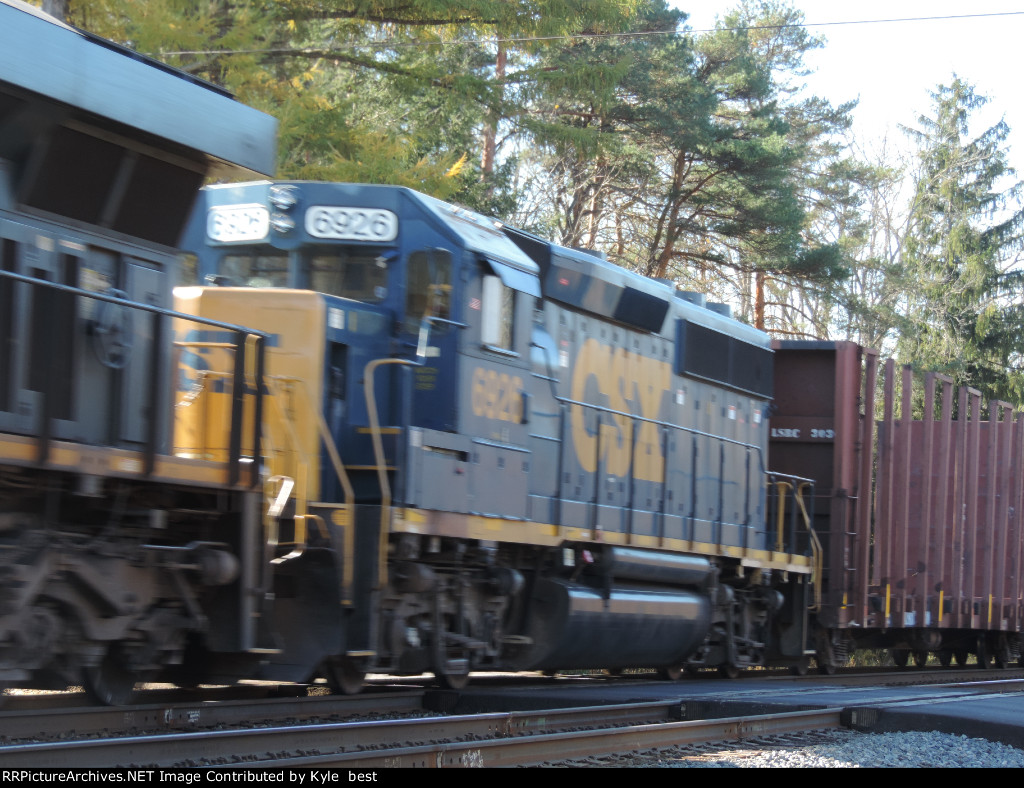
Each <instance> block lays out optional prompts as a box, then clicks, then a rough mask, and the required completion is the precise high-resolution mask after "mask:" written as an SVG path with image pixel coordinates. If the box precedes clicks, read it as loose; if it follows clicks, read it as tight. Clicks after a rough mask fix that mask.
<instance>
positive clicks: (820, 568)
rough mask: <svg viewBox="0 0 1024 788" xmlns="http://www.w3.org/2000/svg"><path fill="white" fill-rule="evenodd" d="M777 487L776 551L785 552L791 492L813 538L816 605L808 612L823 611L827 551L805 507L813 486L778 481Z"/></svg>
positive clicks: (812, 554)
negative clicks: (806, 498) (822, 584)
mask: <svg viewBox="0 0 1024 788" xmlns="http://www.w3.org/2000/svg"><path fill="white" fill-rule="evenodd" d="M775 486H776V487H777V488H778V490H779V506H778V507H777V512H776V533H775V550H776V552H779V553H781V552H784V551H785V543H784V539H783V534H784V532H785V523H786V511H785V507H784V506H783V503H782V502H783V501H785V500H786V498H787V497H788V495H789V491H793V500H794V501H795V502H796V505H797V506H798V507H800V513H801V515H802V516H803V523H804V528H806V529H807V533H808V534H809V535H810V538H811V585H812V586H813V588H814V604H812V605H811V606H810V607H809V608H808V610H811V611H817V610H820V609H821V578H822V575H823V574H824V572H825V551H824V550H823V549H822V546H821V540H820V539H819V538H818V534H817V533H816V532H815V530H814V526H813V525H812V524H811V516H810V515H809V514H808V513H807V507H806V506H805V505H804V490H806V489H807V488H809V487H810V486H811V484H810V482H801V483H800V484H799V485H797V486H796V487H794V486H793V485H792V484H790V483H789V482H784V481H777V482H775Z"/></svg>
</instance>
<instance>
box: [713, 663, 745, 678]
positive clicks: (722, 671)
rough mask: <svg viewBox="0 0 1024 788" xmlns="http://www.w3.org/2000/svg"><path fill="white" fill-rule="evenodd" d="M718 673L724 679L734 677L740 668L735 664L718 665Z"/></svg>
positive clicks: (736, 676) (737, 675) (738, 673)
mask: <svg viewBox="0 0 1024 788" xmlns="http://www.w3.org/2000/svg"><path fill="white" fill-rule="evenodd" d="M718 675H719V676H721V677H722V678H724V679H735V678H738V677H739V675H740V669H739V668H738V667H737V666H736V665H719V666H718Z"/></svg>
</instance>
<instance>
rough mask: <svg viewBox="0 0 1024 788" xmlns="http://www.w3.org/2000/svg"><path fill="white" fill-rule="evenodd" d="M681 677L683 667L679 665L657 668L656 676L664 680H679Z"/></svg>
mask: <svg viewBox="0 0 1024 788" xmlns="http://www.w3.org/2000/svg"><path fill="white" fill-rule="evenodd" d="M682 677H683V668H682V666H681V665H675V666H673V667H670V668H658V678H660V679H665V681H679V679H681V678H682Z"/></svg>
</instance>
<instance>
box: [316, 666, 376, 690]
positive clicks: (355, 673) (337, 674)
mask: <svg viewBox="0 0 1024 788" xmlns="http://www.w3.org/2000/svg"><path fill="white" fill-rule="evenodd" d="M323 673H324V678H325V679H327V686H329V687H330V688H331V691H332V692H334V693H335V694H337V695H356V694H357V693H359V692H360V691H361V690H362V689H363V681H364V679H366V671H365V670H363V669H362V668H360V667H359V666H358V665H356V663H355V662H353V661H352V660H350V659H348V658H347V657H331V658H328V659H326V660H324V666H323Z"/></svg>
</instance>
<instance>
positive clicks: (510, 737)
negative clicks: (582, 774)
mask: <svg viewBox="0 0 1024 788" xmlns="http://www.w3.org/2000/svg"><path fill="white" fill-rule="evenodd" d="M307 700H310V699H307ZM122 713H130V710H122ZM838 713H839V712H838V710H837V711H835V712H834V715H827V716H828V718H829V720H830V721H831V722H830V723H829V724H830V725H831V724H835V725H838ZM800 714H801V715H802V716H801V717H800V720H801V721H800V722H799V723H798V724H797V727H796V728H792V727H787V728H785V729H786V730H802V729H806V728H808V727H811V728H813V727H820V725H819V723H818V720H817V718H814V720H813V724H810V723H809V721H810V720H811V717H812V716H813V715H810V716H809V715H808V713H807V712H801V713H800ZM679 715H680V704H679V702H678V701H654V702H647V703H635V704H619V705H612V706H588V707H579V708H571V709H555V710H544V711H527V712H508V713H496V714H475V715H460V716H451V717H429V718H417V719H403V720H384V721H372V722H367V721H361V722H342V723H328V724H317V725H287V726H274V727H264V728H257V729H247V730H209V731H203V732H188V733H176V734H160V735H147V736H126V737H119V738H103V739H87V740H80V741H59V742H44V743H39V744H19V745H9V746H3V747H0V763H2V764H3V765H4V768H15V767H19V768H20V767H39V766H48V767H65V766H76V767H110V766H164V767H170V766H174V767H180V766H228V765H236V766H237V765H248V766H261V767H284V766H288V767H291V766H309V765H314V764H316V765H327V764H328V763H333V762H334V760H337V761H338V763H345V764H356V763H362V761H361V760H360V759H363V758H366V759H369V761H370V762H371V763H373V764H380V763H381V762H382V759H383V758H385V757H386V756H388V754H389V753H390V754H391V756H392V757H397V758H400V760H401V762H402V764H406V762H408V765H412V764H413V762H418V761H417V759H419V760H422V759H423V758H424V757H426V756H425V755H424V753H425V752H433V753H443V752H448V751H449V750H452V748H455V751H458V752H462V751H463V750H465V754H464V755H462V756H459V757H461V758H463V759H466V758H470V757H475V756H471V753H472V752H475V751H476V750H478V749H481V748H483V749H486V750H487V751H488V752H489V753H491V752H494V753H496V752H498V750H493V749H492V748H493V747H494V746H495V742H500V741H504V742H519V743H523V742H526V741H527V740H533V741H536V742H537V743H538V746H543V744H544V742H547V741H548V737H550V736H556V737H557V736H561V737H562V740H561V741H562V744H561V745H558V746H559V747H563V749H562V750H559V751H560V752H562V751H565V749H564V748H565V747H568V746H569V745H568V742H570V741H571V740H572V738H573V736H574V735H582V734H575V733H567V732H565V731H569V730H573V729H577V728H582V727H588V728H591V729H592V728H594V727H596V726H609V727H606V728H605V729H604V730H602V731H593V730H592V731H590V732H591V733H593V734H601V739H600V740H601V741H604V742H606V743H607V745H601V746H610V747H619V746H622V747H624V748H625V749H627V750H628V749H632V748H633V746H634V745H633V744H630V743H629V742H633V741H642V740H644V739H646V738H647V737H650V736H655V735H656V733H657V731H658V730H662V731H672V732H669V733H663V734H662V735H663V736H664V737H667V738H665V739H664V741H669V742H673V741H677V742H685V741H687V740H688V739H686V738H685V735H686V734H685V732H686V731H692V730H693V729H696V730H697V731H698V733H696V734H693V733H691V734H690V735H696V736H697V737H698V738H697V739H695V740H700V737H701V736H712V737H714V736H716V735H718V733H719V732H721V731H724V732H725V733H723V734H722V735H725V736H726V737H727V738H728V737H730V736H734V735H745V736H750V735H763V734H764V733H765V732H766V731H767V730H768V728H766V727H765V726H766V725H767V724H770V723H768V722H767V721H770V720H773V719H774V718H776V717H780V716H783V717H789V716H792V715H768V716H767V717H763V718H762V717H750V718H743V719H742V720H739V721H737V720H735V719H733V720H731V721H730V720H716V721H712V722H709V723H701V722H674V721H673V722H665V721H666V720H678V719H679ZM638 723H642V724H638ZM705 724H706V725H709V726H711V727H710V728H709V729H708V731H709V732H708V733H700V732H699V731H700V727H701V726H702V725H705ZM666 726H667V727H666ZM679 726H682V727H681V728H680V727H679ZM556 731H561V732H559V733H556ZM616 732H617V734H618V737H620V738H621V737H625V739H626V743H623V742H621V741H619V740H618V739H617V738H616ZM495 737H501V738H495ZM680 737H683V738H680ZM473 739H476V740H477V741H475V742H473V743H472V744H468V743H467V742H469V741H471V740H473ZM453 741H461V742H462V743H461V744H458V745H456V744H452V743H451V742H453ZM592 746H593V745H591V747H592ZM647 746H650V747H653V746H659V745H656V744H653V743H652V744H650V745H647ZM662 746H664V745H662ZM424 747H426V748H428V749H427V750H423V749H422V748H424ZM410 748H412V749H411V750H410ZM570 751H572V752H576V749H575V748H570ZM587 751H588V752H591V751H592V749H587ZM522 752H524V751H522V750H520V754H519V755H516V756H514V757H522ZM547 752H550V753H554V752H556V750H555V749H549V750H547ZM331 753H337V754H331ZM494 757H495V756H494V755H489V756H487V758H488V759H489V760H491V759H493V758H494ZM510 757H512V756H508V755H501V756H499V757H498V762H500V763H504V762H506V761H508V759H509V758H510ZM438 758H442V756H441V755H437V756H436V757H435V756H431V758H428V760H431V759H432V760H431V762H432V763H435V764H436V762H437V761H438ZM311 759H312V760H311ZM317 759H321V761H319V762H318V761H317ZM332 759H334V760H332ZM442 760H443V758H442ZM509 762H510V761H509ZM394 765H399V764H394Z"/></svg>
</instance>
